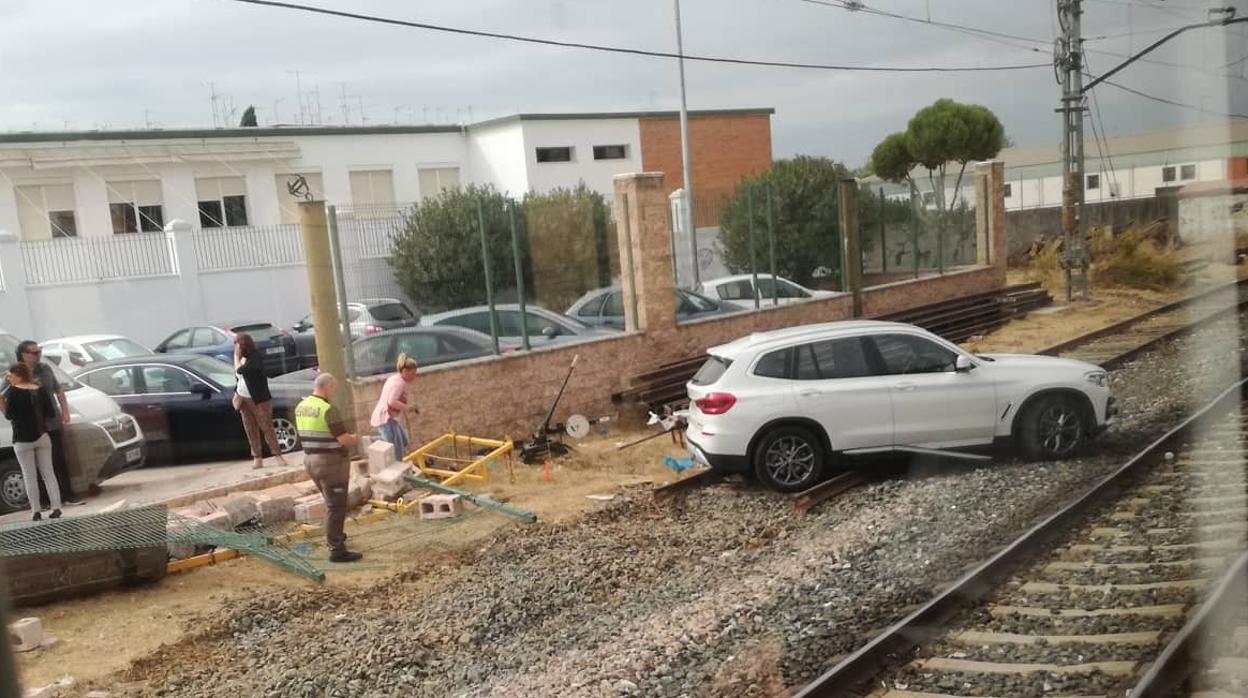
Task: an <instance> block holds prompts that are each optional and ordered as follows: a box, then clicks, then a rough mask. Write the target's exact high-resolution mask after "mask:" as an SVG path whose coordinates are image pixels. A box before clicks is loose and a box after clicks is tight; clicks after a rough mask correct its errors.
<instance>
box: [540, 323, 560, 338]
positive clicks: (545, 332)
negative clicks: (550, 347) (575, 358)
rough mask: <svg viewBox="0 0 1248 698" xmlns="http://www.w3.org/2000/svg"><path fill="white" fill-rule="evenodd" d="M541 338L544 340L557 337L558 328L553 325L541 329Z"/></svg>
mask: <svg viewBox="0 0 1248 698" xmlns="http://www.w3.org/2000/svg"><path fill="white" fill-rule="evenodd" d="M542 336H543V337H545V338H546V339H554V338H555V337H558V336H559V328H558V327H555V326H554V325H547V326H545V327H543V328H542Z"/></svg>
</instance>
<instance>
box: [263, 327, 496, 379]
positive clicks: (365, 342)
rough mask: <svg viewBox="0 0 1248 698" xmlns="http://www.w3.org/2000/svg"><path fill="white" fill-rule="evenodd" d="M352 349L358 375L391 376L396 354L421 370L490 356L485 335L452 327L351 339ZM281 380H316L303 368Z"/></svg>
mask: <svg viewBox="0 0 1248 698" xmlns="http://www.w3.org/2000/svg"><path fill="white" fill-rule="evenodd" d="M352 349H353V351H354V352H355V370H356V372H357V374H358V375H361V376H375V375H379V374H383V373H392V372H393V371H394V365H395V363H396V362H397V361H398V358H399V354H400V353H403V354H407V355H408V356H410V357H412V358H414V359H416V362H417V363H419V364H420V366H421V367H422V368H425V367H428V366H436V365H438V364H445V363H449V362H451V361H462V360H464V359H476V358H479V357H482V356H489V355H491V354H493V353H494V345H493V344H492V343H491V342H490V337H489V335H483V334H481V333H480V332H475V331H473V330H469V329H466V328H463V327H455V326H453V325H445V326H442V327H409V328H406V329H402V330H389V331H387V332H382V333H381V334H375V335H373V336H372V337H364V338H363V339H357V340H355V342H354V343H353V344H352ZM506 351H510V349H508V350H506ZM282 378H283V379H285V378H299V379H302V380H307V381H311V380H313V379H314V378H316V369H315V368H307V369H303V370H301V371H296V372H294V373H288V374H286V375H285V376H282Z"/></svg>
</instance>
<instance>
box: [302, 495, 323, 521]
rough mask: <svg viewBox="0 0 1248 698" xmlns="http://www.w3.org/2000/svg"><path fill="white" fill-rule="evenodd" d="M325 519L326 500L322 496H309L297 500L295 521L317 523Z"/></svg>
mask: <svg viewBox="0 0 1248 698" xmlns="http://www.w3.org/2000/svg"><path fill="white" fill-rule="evenodd" d="M324 518H325V499H324V497H321V495H319V494H317V495H308V496H307V497H301V498H299V499H297V500H295V521H298V522H299V523H316V522H317V521H321V520H322V519H324Z"/></svg>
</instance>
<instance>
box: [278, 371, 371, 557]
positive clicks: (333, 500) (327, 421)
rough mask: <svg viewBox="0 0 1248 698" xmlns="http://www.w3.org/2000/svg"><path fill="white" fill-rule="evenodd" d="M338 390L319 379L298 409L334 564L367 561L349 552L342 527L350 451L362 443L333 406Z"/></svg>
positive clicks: (307, 461) (334, 382) (331, 382)
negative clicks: (357, 443)
mask: <svg viewBox="0 0 1248 698" xmlns="http://www.w3.org/2000/svg"><path fill="white" fill-rule="evenodd" d="M337 389H338V381H337V379H335V378H334V377H333V376H332V375H330V374H328V373H322V374H319V375H317V377H316V381H315V382H313V384H312V395H311V396H310V397H307V398H304V400H303V402H300V403H299V406H298V407H296V408H295V428H297V429H298V430H299V440H300V441H301V442H302V443H303V454H304V459H303V463H304V467H305V468H307V470H308V475H309V476H311V477H312V481H313V482H315V483H316V487H317V489H319V490H320V491H321V496H322V497H324V498H325V540H326V542H328V543H329V561H330V562H355V561H356V560H359V559H360V558H362V557H364V556H363V555H361V554H360V553H353V552H351V551H349V550H347V536H346V534H345V533H343V531H342V525H343V523H344V522H345V521H346V518H347V509H348V504H347V487H348V485H349V484H350V480H351V461H350V459H349V458H348V457H347V449H348V448H351V447H352V446H354V445H355V443H356V441H357V440H358V439H357V437H356V435H355V434H352V433H351V432H349V431H347V427H346V425H345V424H343V422H342V418H341V416H340V415H339V414H338V410H336V409H334V406H333V405H331V404H330V402H331V401H332V400H333V399H334V393H335V392H336V391H337Z"/></svg>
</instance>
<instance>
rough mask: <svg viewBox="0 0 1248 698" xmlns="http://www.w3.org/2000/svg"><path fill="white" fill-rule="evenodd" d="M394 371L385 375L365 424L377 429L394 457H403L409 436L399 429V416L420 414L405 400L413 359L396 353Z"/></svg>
mask: <svg viewBox="0 0 1248 698" xmlns="http://www.w3.org/2000/svg"><path fill="white" fill-rule="evenodd" d="M395 370H396V371H398V372H397V373H395V374H394V375H393V376H390V377H389V378H387V379H386V383H385V385H383V386H382V387H381V397H380V398H379V399H378V400H377V407H375V408H374V409H373V417H372V419H370V420H369V424H372V425H373V426H374V427H376V428H377V430H378V431H380V432H381V438H383V439H385V440H386V441H389V442H390V443H391V444H392V445H393V446H394V458H395V460H403V456H404V455H406V454H407V445H408V443H409V442H410V441H411V437H410V436H409V435H408V433H407V430H406V429H404V428H403V423H402V422H400V421H399V416H400V415H406V414H411V413H413V412H415V413H417V414H419V413H420V410H418V409H416V408H415V407H414V406H412V405H410V404H408V400H407V388H408V386H410V385H411V384H412V382H413V381H415V380H416V359H413V358H410V357H408V355H407V354H399V360H398V361H397V362H396V366H395Z"/></svg>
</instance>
